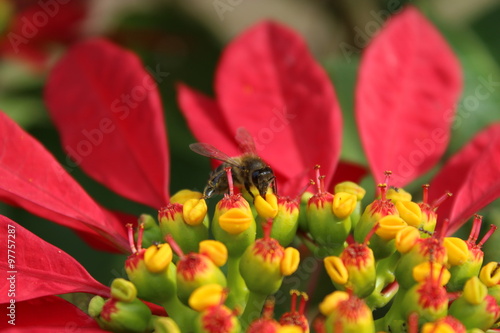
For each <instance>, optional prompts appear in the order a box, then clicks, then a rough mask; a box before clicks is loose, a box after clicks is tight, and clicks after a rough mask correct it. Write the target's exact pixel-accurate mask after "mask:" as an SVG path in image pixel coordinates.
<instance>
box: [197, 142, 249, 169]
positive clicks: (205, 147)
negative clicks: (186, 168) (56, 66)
mask: <svg viewBox="0 0 500 333" xmlns="http://www.w3.org/2000/svg"><path fill="white" fill-rule="evenodd" d="M189 148H191V150H192V151H194V152H195V153H197V154H200V155H203V156H206V157H210V158H215V159H216V160H219V161H222V162H226V163H228V164H230V165H232V166H236V167H239V166H240V164H239V163H238V161H237V160H236V159H234V158H232V157H230V156H229V155H227V154H226V153H224V152H222V151H220V150H219V149H217V148H215V147H214V146H212V145H211V144H208V143H202V142H197V143H192V144H190V145H189Z"/></svg>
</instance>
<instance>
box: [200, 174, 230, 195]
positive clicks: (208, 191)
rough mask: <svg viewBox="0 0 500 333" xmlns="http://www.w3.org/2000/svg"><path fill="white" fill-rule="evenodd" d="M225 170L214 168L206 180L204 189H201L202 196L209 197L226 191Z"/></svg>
mask: <svg viewBox="0 0 500 333" xmlns="http://www.w3.org/2000/svg"><path fill="white" fill-rule="evenodd" d="M225 176H226V171H225V170H224V169H222V170H218V169H215V170H214V172H213V173H212V174H211V176H210V179H209V180H208V183H207V186H205V190H203V196H204V197H205V198H210V197H212V196H213V195H214V194H219V193H223V192H225V191H227V178H224V177H225Z"/></svg>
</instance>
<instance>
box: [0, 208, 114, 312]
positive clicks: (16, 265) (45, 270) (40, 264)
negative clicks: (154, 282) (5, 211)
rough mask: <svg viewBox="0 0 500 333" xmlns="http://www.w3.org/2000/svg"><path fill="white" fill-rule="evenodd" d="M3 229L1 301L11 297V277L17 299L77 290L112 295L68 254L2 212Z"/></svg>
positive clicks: (0, 260) (0, 221)
mask: <svg viewBox="0 0 500 333" xmlns="http://www.w3.org/2000/svg"><path fill="white" fill-rule="evenodd" d="M0 229H1V230H0V243H1V244H4V246H3V247H2V249H1V250H0V251H1V257H0V270H1V271H2V281H3V282H2V283H1V284H0V303H8V302H10V299H12V297H10V296H9V289H11V283H10V281H11V280H6V279H7V278H12V277H14V279H13V280H12V281H14V282H13V283H14V289H15V291H14V292H15V300H16V302H21V301H24V300H28V299H33V298H38V297H43V296H48V295H56V294H66V293H74V292H85V293H91V294H95V295H101V296H103V297H109V288H108V287H106V286H104V285H103V284H101V283H99V282H97V281H96V280H94V278H93V277H92V276H90V274H89V273H88V272H87V271H86V270H85V268H83V266H82V265H80V263H79V262H78V261H76V260H75V259H74V258H73V257H71V256H70V255H69V254H67V253H65V252H63V251H62V250H60V249H58V248H57V247H55V246H54V245H52V244H50V243H47V242H45V241H44V240H42V239H41V238H39V237H38V236H36V235H34V234H33V233H31V232H30V231H28V230H26V229H25V228H23V227H22V226H20V225H19V224H17V223H16V222H14V221H11V220H10V219H8V218H7V217H5V216H2V215H0ZM9 246H10V247H9ZM9 250H10V251H9ZM9 255H10V257H9ZM9 259H11V260H10V261H9ZM7 282H9V283H7Z"/></svg>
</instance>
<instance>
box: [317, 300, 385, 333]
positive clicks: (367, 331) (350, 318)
mask: <svg viewBox="0 0 500 333" xmlns="http://www.w3.org/2000/svg"><path fill="white" fill-rule="evenodd" d="M319 308H320V311H321V312H322V313H323V314H324V315H325V316H327V319H326V322H325V328H326V332H328V333H334V332H343V333H358V332H363V333H374V332H375V324H374V321H373V315H372V312H371V310H370V308H369V307H368V306H367V305H366V304H365V303H364V302H363V300H362V299H360V298H358V297H356V296H355V295H352V294H348V293H346V292H343V291H335V292H333V293H331V294H330V295H328V296H326V297H325V299H324V300H323V302H322V303H321V304H320V305H319Z"/></svg>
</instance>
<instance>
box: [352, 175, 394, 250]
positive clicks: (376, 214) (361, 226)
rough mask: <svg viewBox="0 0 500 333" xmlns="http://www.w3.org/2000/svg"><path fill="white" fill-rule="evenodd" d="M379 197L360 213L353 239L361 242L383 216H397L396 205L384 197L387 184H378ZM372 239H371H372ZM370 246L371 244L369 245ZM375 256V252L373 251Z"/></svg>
mask: <svg viewBox="0 0 500 333" xmlns="http://www.w3.org/2000/svg"><path fill="white" fill-rule="evenodd" d="M379 189H380V199H376V200H375V201H373V202H372V203H371V204H369V205H368V206H366V208H365V210H364V212H363V214H362V215H361V217H360V219H359V222H358V224H357V225H356V228H355V229H354V240H355V241H356V242H358V243H362V242H363V241H364V239H365V237H366V235H368V233H369V232H370V231H371V230H372V228H373V227H374V226H375V224H376V223H377V222H378V221H379V220H380V219H382V218H383V217H385V216H399V213H398V211H397V209H396V206H394V204H393V203H392V201H391V200H389V199H387V198H386V191H387V185H385V184H380V185H379ZM372 241H373V240H372ZM370 247H371V246H370ZM374 254H375V256H376V257H377V253H374Z"/></svg>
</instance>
